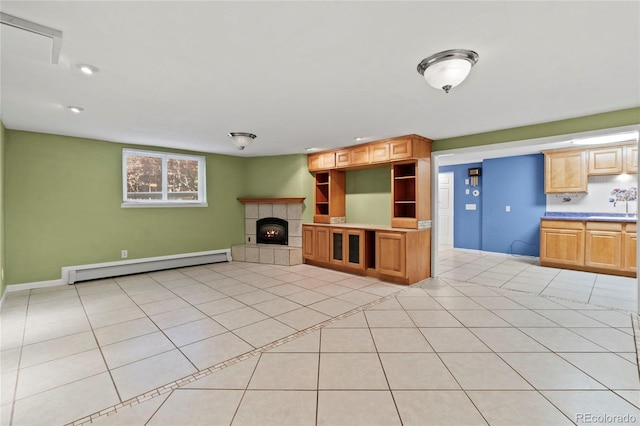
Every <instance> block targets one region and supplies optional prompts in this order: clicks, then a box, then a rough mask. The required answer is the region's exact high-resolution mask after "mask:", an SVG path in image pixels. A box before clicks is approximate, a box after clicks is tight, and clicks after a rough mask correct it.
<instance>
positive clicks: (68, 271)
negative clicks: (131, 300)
mask: <svg viewBox="0 0 640 426" xmlns="http://www.w3.org/2000/svg"><path fill="white" fill-rule="evenodd" d="M230 261H231V249H230V248H228V249H222V250H210V251H201V252H194V253H182V254H175V255H169V256H157V257H145V258H141V259H131V260H121V261H116V262H104V263H94V264H90V265H76V266H64V267H63V268H62V270H61V278H62V281H64V282H65V283H67V284H73V283H75V282H77V281H88V280H95V279H100V278H108V277H115V276H121V275H131V274H140V273H143V272H152V271H160V270H163V269H173V268H183V267H186V266H195V265H203V264H207V263H216V262H230Z"/></svg>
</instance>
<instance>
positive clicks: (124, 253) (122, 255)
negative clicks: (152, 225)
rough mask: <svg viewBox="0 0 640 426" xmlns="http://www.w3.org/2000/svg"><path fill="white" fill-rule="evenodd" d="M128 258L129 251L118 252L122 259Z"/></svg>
mask: <svg viewBox="0 0 640 426" xmlns="http://www.w3.org/2000/svg"><path fill="white" fill-rule="evenodd" d="M128 256H129V251H128V250H122V251H121V252H120V257H121V258H123V259H126V258H127V257H128Z"/></svg>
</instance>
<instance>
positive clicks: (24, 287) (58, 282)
mask: <svg viewBox="0 0 640 426" xmlns="http://www.w3.org/2000/svg"><path fill="white" fill-rule="evenodd" d="M63 284H66V283H65V282H64V281H62V280H49V281H36V282H32V283H22V284H10V285H8V286H7V288H6V290H5V294H6V293H9V292H11V293H13V292H15V291H21V290H33V289H34V288H45V287H55V286H57V285H63Z"/></svg>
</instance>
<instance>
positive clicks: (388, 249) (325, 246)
mask: <svg viewBox="0 0 640 426" xmlns="http://www.w3.org/2000/svg"><path fill="white" fill-rule="evenodd" d="M307 245H311V246H313V247H307ZM302 252H303V257H304V259H305V262H306V263H309V264H312V265H316V266H322V267H326V268H331V269H336V270H339V271H344V272H351V273H355V274H359V275H369V276H374V277H377V278H379V279H381V280H384V281H390V282H395V283H399V284H413V283H415V282H418V281H420V280H423V279H426V278H428V277H429V276H430V275H431V230H430V229H422V230H416V229H394V228H389V227H382V226H380V227H378V226H357V225H351V224H349V225H324V224H313V225H310V224H307V225H303V240H302Z"/></svg>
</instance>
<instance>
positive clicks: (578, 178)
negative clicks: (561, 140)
mask: <svg viewBox="0 0 640 426" xmlns="http://www.w3.org/2000/svg"><path fill="white" fill-rule="evenodd" d="M543 154H544V192H545V193H547V194H549V193H565V192H587V152H586V151H584V150H575V149H572V150H554V151H545V152H543Z"/></svg>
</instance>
